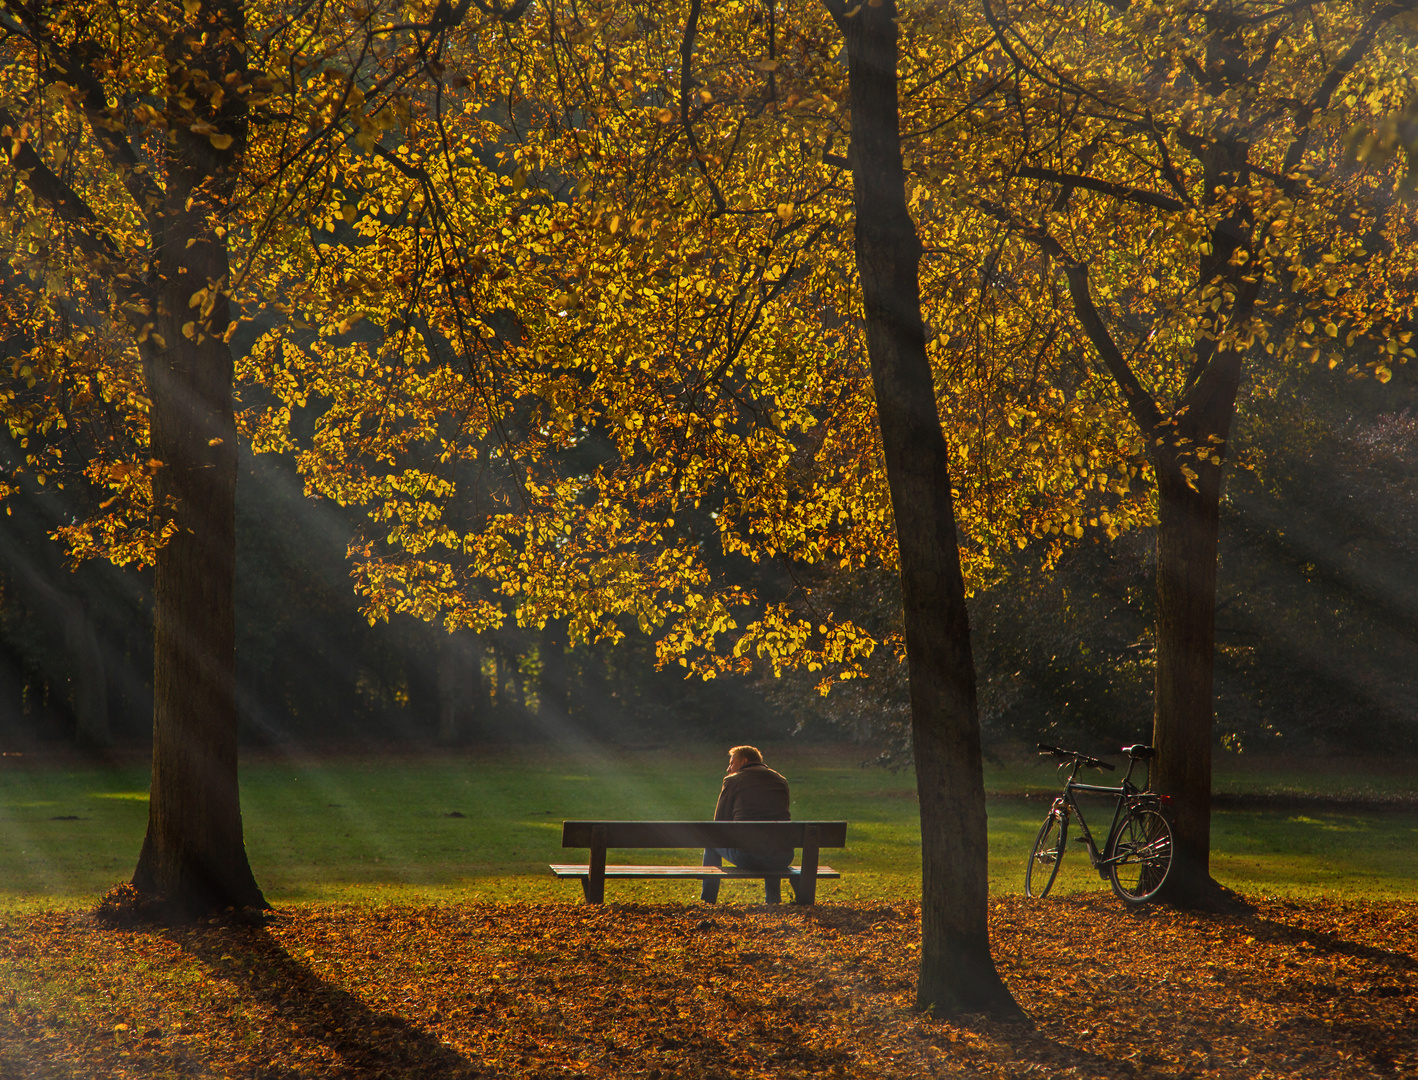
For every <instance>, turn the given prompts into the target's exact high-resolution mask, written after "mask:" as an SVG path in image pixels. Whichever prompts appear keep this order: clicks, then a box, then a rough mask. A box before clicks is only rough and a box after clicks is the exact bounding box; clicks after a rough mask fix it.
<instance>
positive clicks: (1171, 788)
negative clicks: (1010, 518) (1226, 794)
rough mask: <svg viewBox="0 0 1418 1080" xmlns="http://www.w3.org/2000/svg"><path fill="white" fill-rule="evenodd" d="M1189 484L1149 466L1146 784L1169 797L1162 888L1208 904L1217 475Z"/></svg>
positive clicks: (1180, 898) (1179, 899)
mask: <svg viewBox="0 0 1418 1080" xmlns="http://www.w3.org/2000/svg"><path fill="white" fill-rule="evenodd" d="M1215 472H1217V473H1219V470H1215ZM1198 486H1199V487H1200V488H1201V489H1200V490H1195V489H1193V488H1192V487H1189V486H1188V485H1187V483H1186V480H1185V478H1184V477H1182V476H1181V475H1179V474H1178V473H1177V472H1176V471H1175V469H1165V468H1158V469H1157V504H1158V522H1157V683H1156V715H1155V720H1154V726H1153V736H1152V738H1153V742H1154V743H1155V745H1156V747H1157V774H1156V776H1155V778H1154V784H1155V787H1156V788H1157V790H1158V791H1162V792H1165V793H1166V794H1167V795H1169V796H1170V797H1171V812H1172V818H1173V821H1172V827H1173V832H1172V836H1173V842H1174V845H1175V850H1174V854H1173V861H1172V873H1171V876H1170V878H1169V879H1168V882H1167V898H1168V899H1169V900H1171V901H1172V902H1174V903H1179V904H1183V905H1186V906H1196V905H1199V904H1200V905H1205V904H1207V903H1208V898H1209V897H1211V896H1212V895H1213V894H1214V892H1215V888H1216V887H1215V883H1214V882H1213V881H1212V880H1211V872H1210V857H1211V739H1212V728H1213V726H1214V720H1215V714H1214V708H1213V686H1212V669H1213V657H1214V649H1215V632H1214V628H1215V615H1216V556H1217V547H1218V539H1219V530H1220V498H1219V492H1218V491H1217V490H1216V489H1217V488H1218V487H1219V483H1213V484H1210V485H1206V486H1205V487H1202V486H1201V485H1198Z"/></svg>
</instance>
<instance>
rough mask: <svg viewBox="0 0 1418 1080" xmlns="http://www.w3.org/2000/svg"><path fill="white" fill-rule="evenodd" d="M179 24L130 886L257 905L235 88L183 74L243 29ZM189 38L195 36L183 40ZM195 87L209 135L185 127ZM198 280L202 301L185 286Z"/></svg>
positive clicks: (154, 359) (188, 908)
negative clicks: (234, 259)
mask: <svg viewBox="0 0 1418 1080" xmlns="http://www.w3.org/2000/svg"><path fill="white" fill-rule="evenodd" d="M194 21H195V22H196V23H197V26H196V27H193V28H190V29H191V30H199V31H200V33H201V39H200V40H199V39H198V38H197V37H196V36H195V34H191V35H190V36H189V34H184V33H183V32H181V31H180V30H179V31H178V32H176V33H174V35H173V38H172V40H171V42H170V44H169V49H168V52H169V55H168V57H167V62H168V71H169V76H168V77H169V86H168V121H169V129H170V131H171V132H172V133H173V140H174V143H173V145H172V147H171V151H170V153H171V157H170V167H169V172H168V180H167V187H166V191H165V198H164V204H163V207H162V215H161V219H160V220H161V222H162V226H161V241H162V242H161V248H160V254H159V261H158V266H159V269H158V276H159V281H158V284H157V291H158V297H159V299H158V304H159V307H158V311H157V312H156V318H155V323H156V330H157V333H158V334H159V336H160V338H161V340H160V341H154V339H153V338H151V337H150V338H149V339H148V342H147V343H146V345H145V348H144V356H143V359H144V373H145V375H146V378H147V386H148V395H149V397H150V398H151V400H152V409H151V414H150V416H151V431H152V435H151V446H152V455H153V458H154V459H155V461H156V462H159V463H160V464H158V465H157V466H155V467H156V475H155V477H154V480H153V497H154V504H155V507H156V509H157V514H158V518H159V521H160V522H163V523H164V524H167V525H168V526H169V527H170V528H171V538H170V539H169V540H168V542H167V543H166V544H165V545H164V546H163V547H162V548H161V549H159V552H158V555H157V560H156V566H155V580H154V590H153V593H154V597H153V603H154V618H153V622H154V626H153V655H154V658H153V699H154V701H153V779H152V790H151V797H150V801H149V805H148V831H147V835H146V837H145V838H144V840H143V849H142V852H141V854H140V855H139V857H138V866H137V869H136V871H135V872H134V875H133V884H134V885H135V886H136V887H137V888H138V889H139V890H141V891H143V892H146V893H151V894H157V895H159V896H161V897H162V898H164V900H165V901H166V902H167V904H168V905H170V906H171V907H172V908H173V909H175V910H176V911H179V912H182V913H185V914H189V915H197V914H203V913H206V912H211V911H220V910H223V909H225V908H229V907H235V908H246V907H254V908H264V907H266V906H267V905H266V901H265V898H264V897H263V896H262V894H261V890H260V888H259V887H258V886H257V884H256V879H255V877H254V875H253V874H252V872H251V867H250V864H249V863H248V861H247V858H246V848H245V845H244V843H243V838H242V822H241V804H240V793H239V788H238V783H237V717H238V714H237V702H236V619H235V602H234V593H235V581H236V424H235V420H234V415H233V404H232V385H233V374H234V371H233V363H232V356H231V350H230V348H229V347H228V346H227V344H226V342H225V340H224V336H223V335H224V333H225V331H226V328H227V325H228V322H229V319H230V311H229V307H228V302H227V299H226V296H225V290H226V289H228V288H229V286H230V278H229V266H228V260H227V251H226V245H225V242H224V241H223V240H222V239H220V238H219V237H218V236H217V234H216V231H215V230H216V227H217V226H219V225H222V224H223V216H224V214H225V212H226V210H227V202H228V200H229V199H230V197H231V191H232V187H233V183H234V178H235V168H236V161H237V160H238V155H239V154H240V152H241V151H242V150H243V149H244V143H245V134H246V117H245V113H244V110H243V109H242V107H241V106H240V104H239V102H240V100H241V99H240V96H239V95H237V94H229V95H226V97H225V101H224V104H223V105H222V106H221V107H220V108H218V109H216V110H215V111H213V110H210V109H207V108H205V107H204V106H205V102H206V101H207V100H209V95H207V94H204V93H201V92H200V89H199V88H196V87H194V86H193V85H192V82H191V80H193V79H194V78H196V77H198V72H201V73H204V74H205V76H206V78H208V79H210V80H212V81H213V82H214V83H218V84H219V83H220V82H221V80H222V78H223V76H224V75H225V74H227V73H228V72H232V71H240V70H241V54H240V53H239V51H238V47H239V46H240V45H242V44H243V43H244V40H245V25H244V21H243V15H242V11H241V8H240V6H239V5H237V4H235V3H224V2H220V0H219V2H215V3H213V2H210V0H209V2H208V3H204V4H203V5H202V7H201V8H200V9H199V10H198V11H197V12H196V14H195V16H194ZM189 44H192V45H195V49H194V50H193V51H189V48H188V47H189ZM183 98H187V99H188V101H189V102H191V101H192V100H196V101H197V102H199V104H197V105H196V108H197V109H198V110H200V111H201V112H204V113H205V114H206V115H205V116H203V117H202V118H203V119H205V120H206V121H207V122H208V123H210V124H212V125H213V126H214V127H215V128H216V130H217V132H218V135H219V136H220V135H225V136H228V137H230V139H231V142H230V143H229V144H228V145H227V146H226V147H221V148H219V147H218V146H217V145H216V144H214V143H213V142H212V141H211V139H210V138H208V137H206V136H204V135H201V134H197V133H194V132H192V131H191V127H192V124H193V122H194V121H193V118H192V114H191V113H190V112H188V111H187V110H185V109H183V107H182V102H183ZM203 290H207V292H206V293H205V294H204V295H205V297H206V299H205V300H201V299H199V300H198V301H196V302H195V303H194V300H193V298H194V296H195V295H198V294H200V293H202V291H203Z"/></svg>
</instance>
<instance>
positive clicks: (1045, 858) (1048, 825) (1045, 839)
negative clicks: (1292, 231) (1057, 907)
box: [1024, 812, 1068, 899]
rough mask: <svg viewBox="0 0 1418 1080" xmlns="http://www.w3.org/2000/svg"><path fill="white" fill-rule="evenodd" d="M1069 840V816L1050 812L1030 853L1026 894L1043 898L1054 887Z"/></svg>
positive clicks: (1025, 877) (1026, 873)
mask: <svg viewBox="0 0 1418 1080" xmlns="http://www.w3.org/2000/svg"><path fill="white" fill-rule="evenodd" d="M1067 840H1068V818H1066V817H1064V816H1063V815H1062V814H1059V813H1053V812H1050V814H1049V816H1048V817H1047V818H1045V819H1044V824H1042V825H1040V826H1039V835H1038V836H1036V837H1035V838H1034V850H1033V851H1031V852H1030V853H1029V865H1028V866H1027V867H1025V868H1024V895H1025V896H1035V897H1038V898H1040V899H1043V898H1044V897H1045V896H1048V895H1049V890H1050V889H1052V888H1053V887H1054V878H1056V877H1058V876H1059V865H1060V864H1061V863H1062V862H1063V857H1064V843H1065V841H1067Z"/></svg>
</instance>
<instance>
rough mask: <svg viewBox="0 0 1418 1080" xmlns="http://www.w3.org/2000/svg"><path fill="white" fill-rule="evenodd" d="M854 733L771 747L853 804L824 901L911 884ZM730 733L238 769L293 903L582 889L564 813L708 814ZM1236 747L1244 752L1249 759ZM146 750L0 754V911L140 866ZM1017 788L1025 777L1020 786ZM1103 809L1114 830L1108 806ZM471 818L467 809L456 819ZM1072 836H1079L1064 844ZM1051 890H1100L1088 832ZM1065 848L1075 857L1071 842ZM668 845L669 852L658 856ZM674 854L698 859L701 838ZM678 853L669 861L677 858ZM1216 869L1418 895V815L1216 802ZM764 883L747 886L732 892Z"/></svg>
mask: <svg viewBox="0 0 1418 1080" xmlns="http://www.w3.org/2000/svg"><path fill="white" fill-rule="evenodd" d="M864 756H865V754H864V753H863V752H862V751H860V750H856V749H853V748H842V747H801V746H798V747H783V748H775V749H773V750H772V751H771V752H770V754H769V763H770V764H772V765H774V766H776V767H778V768H780V769H781V770H782V771H783V772H785V773H786V774H787V775H788V777H789V779H790V780H791V781H792V782H793V795H794V804H793V815H794V817H796V818H799V819H812V818H818V819H846V820H847V821H849V822H850V823H851V826H850V828H849V830H848V842H849V846H848V847H847V848H846V849H845V850H842V851H831V852H825V853H824V861H826V862H828V863H829V864H830V865H832V866H833V867H835V868H837V869H839V870H841V871H842V872H843V874H844V878H843V880H842V881H840V882H824V883H823V885H822V886H821V892H820V895H821V896H822V898H823V899H828V900H831V899H838V900H874V899H892V898H903V897H906V898H909V897H914V896H917V895H918V894H919V889H920V885H919V874H920V837H919V830H918V826H917V820H916V814H917V808H916V802H915V799H914V783H915V782H914V778H913V777H912V775H911V774H910V773H909V772H901V773H895V774H893V773H890V772H886V771H884V770H882V769H879V768H876V767H874V766H868V767H862V766H861V765H860V759H861V758H862V757H864ZM722 759H723V751H722V749H721V748H718V747H713V748H709V747H691V748H684V749H678V750H673V751H670V750H659V751H641V752H614V753H613V752H610V751H601V752H596V751H590V752H586V753H581V754H578V753H573V752H570V751H566V750H548V751H539V750H536V749H526V750H499V751H495V752H492V751H489V752H486V753H479V752H476V751H467V752H464V751H457V752H451V753H448V754H445V755H437V756H433V755H430V756H422V757H398V756H389V757H384V758H373V757H367V758H351V757H340V758H333V759H330V760H311V761H295V762H292V761H289V760H284V761H282V760H262V759H256V760H248V761H246V762H244V764H243V766H242V802H243V807H244V813H245V826H246V840H247V849H248V851H249V853H250V857H251V862H252V866H253V868H254V870H255V872H256V876H257V879H258V880H259V881H260V882H261V884H262V886H263V888H264V889H265V891H266V896H267V898H268V899H270V900H271V901H272V902H274V903H277V904H279V903H282V902H292V901H301V900H325V901H329V900H367V899H379V900H395V899H398V900H461V899H482V900H538V901H564V902H570V901H575V900H579V898H580V890H579V889H578V888H577V886H576V885H575V884H574V883H569V882H558V881H556V880H555V879H553V878H552V877H551V875H550V873H549V872H548V871H547V869H546V865H547V863H549V862H552V861H562V860H566V861H572V860H576V859H581V858H584V855H582V854H578V853H576V852H565V853H563V851H562V849H561V847H560V830H561V821H562V820H563V819H564V818H641V819H655V818H682V819H697V818H703V817H708V816H709V814H710V812H711V811H712V809H713V805H714V799H715V796H716V795H717V792H718V787H719V777H720V775H721V774H722V770H723V760H722ZM1241 761H1242V763H1244V761H1245V759H1241ZM1236 764H1237V763H1236V762H1234V761H1228V760H1223V761H1221V762H1219V767H1218V770H1217V774H1218V783H1217V787H1218V790H1221V791H1227V790H1232V791H1238V792H1278V793H1284V794H1305V793H1319V794H1331V793H1335V792H1337V791H1342V792H1344V793H1347V794H1349V795H1351V796H1352V795H1358V794H1366V795H1370V796H1374V797H1392V796H1394V795H1402V794H1405V793H1411V792H1412V791H1413V789H1414V788H1415V786H1418V784H1415V782H1414V776H1413V773H1412V771H1411V770H1409V771H1406V772H1405V770H1404V768H1403V767H1401V766H1393V765H1389V766H1385V767H1382V768H1377V769H1375V770H1372V771H1366V769H1365V767H1364V766H1363V764H1362V763H1351V764H1350V765H1348V766H1345V768H1344V769H1343V770H1340V771H1338V772H1336V773H1334V774H1321V773H1319V772H1318V771H1316V770H1313V769H1311V770H1310V771H1308V772H1307V771H1305V769H1304V767H1303V764H1302V765H1301V766H1296V765H1294V764H1291V763H1278V764H1277V763H1272V764H1270V765H1266V766H1264V767H1262V768H1260V769H1257V770H1253V771H1252V772H1250V773H1247V772H1244V771H1241V770H1240V769H1238V768H1237V767H1236ZM147 785H148V773H147V768H146V766H145V765H141V764H133V765H126V766H110V767H99V766H84V767H78V766H73V765H69V766H57V765H45V764H43V763H42V762H41V763H36V764H26V763H25V762H24V761H23V760H22V761H20V762H15V760H14V759H13V758H11V759H7V760H6V763H5V764H4V766H3V767H0V907H15V906H20V907H26V908H28V907H54V906H71V905H83V904H88V903H91V902H92V900H93V898H94V897H95V896H97V895H98V894H100V893H102V892H103V891H104V890H106V889H107V888H109V887H110V886H112V885H113V884H115V883H117V882H119V881H122V880H125V879H126V878H127V877H128V876H129V875H130V874H131V872H132V868H133V863H134V861H135V859H136V857H137V852H138V847H139V845H140V843H141V841H142V836H143V829H144V826H145V823H146V816H147ZM986 787H987V788H988V789H989V790H990V791H994V792H1003V793H1009V794H1008V795H1007V796H1006V795H1001V796H996V797H993V798H991V800H990V807H989V809H990V885H991V888H992V889H993V890H995V891H997V892H1005V893H1016V892H1018V891H1020V889H1021V880H1022V876H1023V863H1024V856H1025V853H1026V852H1027V851H1028V849H1029V846H1030V845H1031V843H1032V842H1033V838H1034V833H1035V831H1036V830H1037V828H1038V825H1039V822H1040V821H1041V820H1042V819H1043V816H1044V813H1045V811H1046V809H1047V807H1048V797H1049V796H1050V795H1052V793H1054V792H1055V791H1056V790H1057V789H1058V787H1059V781H1058V780H1057V778H1056V775H1055V772H1054V770H1053V768H1052V767H1050V766H1049V765H1048V764H1047V763H1045V764H1042V765H1041V764H1039V763H1038V762H1037V761H1036V760H1035V759H1033V758H1032V757H1028V756H1021V757H1020V758H1019V759H1018V760H1017V761H1012V762H1006V763H1004V764H999V765H992V766H991V767H989V768H988V769H987V773H986ZM1020 793H1033V796H1032V797H1021V794H1020ZM1098 807H1099V809H1098V811H1097V812H1096V814H1095V815H1093V817H1092V818H1090V821H1091V824H1093V825H1094V827H1095V828H1097V829H1098V830H1100V831H1106V828H1107V824H1108V820H1109V814H1110V811H1109V810H1107V809H1106V808H1105V807H1104V804H1102V803H1099V804H1098ZM454 813H457V814H461V815H463V816H461V817H452V816H448V815H450V814H454ZM1071 846H1072V845H1071ZM1074 850H1075V851H1076V852H1077V855H1076V856H1075V857H1073V858H1070V859H1069V860H1068V861H1066V862H1065V864H1064V868H1063V871H1062V873H1061V874H1060V882H1059V885H1058V886H1057V888H1060V889H1061V890H1063V891H1066V892H1070V891H1080V890H1091V889H1106V887H1107V886H1106V884H1105V883H1104V882H1102V881H1100V880H1099V879H1098V877H1097V876H1096V874H1094V873H1092V871H1091V870H1090V869H1089V868H1088V866H1087V860H1086V857H1085V856H1084V855H1083V849H1082V847H1081V846H1080V847H1075V848H1074ZM1071 854H1072V853H1071ZM658 857H659V856H657V858H658ZM680 857H681V858H683V859H685V860H693V859H694V858H696V857H697V853H692V852H683V853H680ZM666 861H671V857H668V856H667V858H666ZM1212 865H1213V872H1214V873H1215V874H1216V876H1217V877H1218V878H1219V879H1220V880H1221V881H1223V882H1224V883H1226V884H1227V885H1230V886H1231V887H1233V888H1235V889H1238V890H1240V891H1242V892H1246V893H1252V894H1260V895H1287V896H1314V895H1344V896H1370V897H1383V896H1390V897H1407V898H1418V813H1415V812H1412V811H1411V810H1402V811H1400V810H1384V811H1372V812H1338V811H1336V812H1330V811H1328V810H1326V811H1324V812H1315V811H1309V812H1306V813H1296V812H1293V811H1284V810H1277V811H1268V810H1222V811H1218V812H1217V813H1216V814H1215V815H1214V824H1213V856H1212ZM695 891H696V886H695V884H694V883H693V882H676V883H653V882H626V883H614V884H612V885H611V886H610V896H609V898H610V899H612V900H626V901H630V900H650V901H670V900H680V901H684V900H689V899H692V898H693V896H694V895H695ZM758 895H761V893H758V892H756V890H755V887H754V886H753V885H752V884H749V883H744V884H735V885H730V886H729V887H727V888H726V890H725V893H724V898H725V899H726V900H730V901H734V900H744V901H747V900H751V899H753V898H754V897H755V896H758Z"/></svg>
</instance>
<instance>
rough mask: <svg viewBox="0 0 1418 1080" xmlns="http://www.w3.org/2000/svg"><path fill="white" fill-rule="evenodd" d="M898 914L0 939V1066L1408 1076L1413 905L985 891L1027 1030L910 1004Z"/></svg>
mask: <svg viewBox="0 0 1418 1080" xmlns="http://www.w3.org/2000/svg"><path fill="white" fill-rule="evenodd" d="M919 918H920V913H919V908H918V907H917V906H915V905H912V904H905V903H901V904H895V905H891V906H868V905H851V904H821V905H818V906H817V907H814V908H808V909H802V908H795V907H791V906H784V907H781V908H764V907H756V906H746V905H745V906H739V905H721V906H719V907H715V908H709V907H702V906H674V905H667V906H643V905H636V906H630V905H626V906H621V905H615V904H611V905H607V906H605V907H601V908H598V907H588V906H571V905H560V904H546V905H530V904H515V905H514V904H505V905H499V904H471V905H465V906H462V905H440V906H423V907H416V906H385V907H373V906H367V907H361V906H342V907H314V906H306V907H295V908H291V909H289V910H287V911H285V912H283V914H282V915H281V917H280V918H278V919H277V920H276V921H275V922H274V923H272V924H271V925H269V926H265V927H261V926H240V925H230V926H228V925H198V926H195V927H181V928H174V929H166V930H155V929H130V930H120V929H111V928H108V927H105V926H103V925H101V924H99V923H98V922H96V921H95V920H94V919H93V918H92V917H90V916H85V915H78V914H49V915H43V916H35V917H30V918H23V919H12V921H11V922H10V923H9V924H8V925H4V926H0V1076H3V1077H21V1076H23V1077H27V1078H28V1077H49V1076H52V1077H90V1076H115V1077H123V1076H130V1077H169V1076H170V1077H179V1076H221V1077H228V1076H230V1077H250V1078H253V1080H255V1078H261V1080H267V1078H272V1080H274V1078H282V1080H294V1078H296V1077H327V1076H328V1077H342V1078H343V1077H357V1078H366V1077H367V1078H374V1077H401V1078H402V1077H461V1076H468V1077H471V1076H528V1077H569V1076H585V1077H623V1076H641V1077H650V1078H661V1077H664V1078H668V1077H706V1078H707V1077H735V1078H738V1077H806V1076H824V1075H827V1076H833V1075H835V1076H852V1077H924V1076H991V1077H1051V1076H1075V1077H1148V1076H1155V1077H1178V1078H1180V1077H1203V1076H1226V1077H1257V1078H1259V1077H1324V1078H1326V1080H1340V1078H1347V1077H1369V1076H1399V1075H1405V1074H1407V1075H1413V1074H1414V1072H1415V1071H1416V1070H1418V1025H1415V1019H1418V1018H1415V1008H1418V905H1414V904H1402V903H1337V902H1325V901H1305V902H1299V901H1294V902H1272V901H1258V902H1256V903H1255V908H1254V911H1253V913H1251V914H1249V915H1245V916H1224V917H1222V916H1205V915H1196V914H1186V913H1178V912H1174V911H1169V910H1166V909H1160V908H1152V909H1145V910H1143V911H1141V912H1133V911H1129V910H1125V909H1123V908H1122V907H1121V906H1120V905H1119V904H1118V903H1117V902H1116V901H1115V900H1113V899H1112V898H1111V897H1106V896H1103V895H1093V896H1087V897H1080V898H1074V899H1058V900H1056V899H1049V900H1045V901H1026V900H1024V899H1022V898H1003V899H998V900H994V901H992V902H991V918H992V929H993V935H994V944H995V955H996V959H997V962H998V965H999V968H1000V970H1001V973H1002V974H1003V975H1004V977H1005V980H1006V982H1007V983H1008V984H1009V986H1010V987H1011V989H1012V990H1013V991H1014V994H1015V996H1016V997H1017V998H1018V1000H1019V1002H1020V1004H1021V1005H1022V1006H1023V1007H1024V1009H1025V1011H1026V1012H1027V1013H1028V1014H1029V1016H1030V1017H1031V1018H1032V1021H1033V1027H1032V1028H1031V1027H1030V1026H1029V1025H1026V1024H1019V1023H1003V1022H997V1021H991V1020H987V1019H984V1018H982V1017H966V1018H964V1019H961V1020H955V1021H943V1020H935V1019H932V1018H930V1017H927V1016H923V1015H921V1014H919V1013H916V1012H914V1011H912V1008H911V1006H912V1003H913V990H914V985H915V968H916V964H917V960H918V957H919V948H920V937H919Z"/></svg>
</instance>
